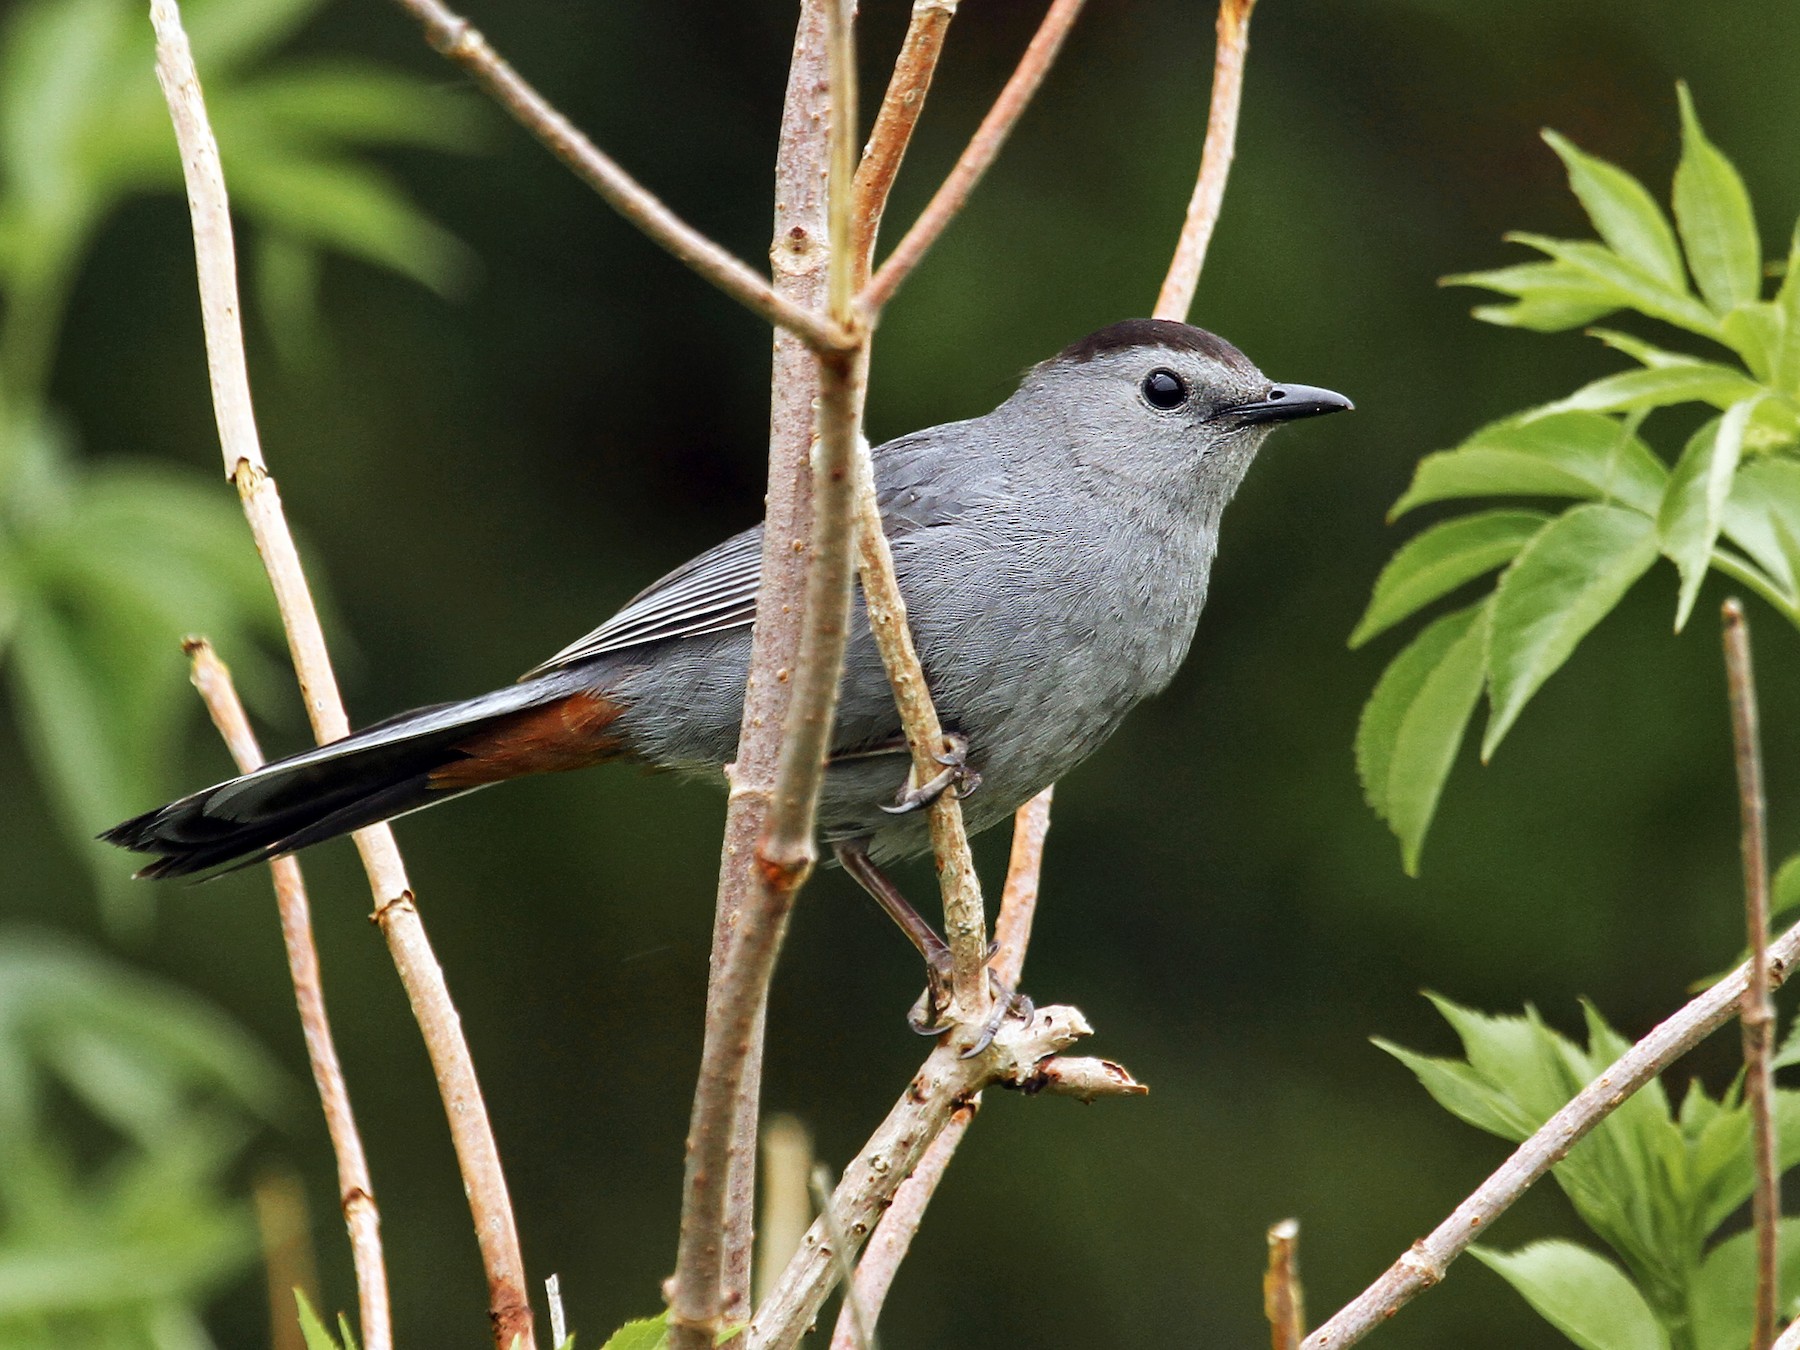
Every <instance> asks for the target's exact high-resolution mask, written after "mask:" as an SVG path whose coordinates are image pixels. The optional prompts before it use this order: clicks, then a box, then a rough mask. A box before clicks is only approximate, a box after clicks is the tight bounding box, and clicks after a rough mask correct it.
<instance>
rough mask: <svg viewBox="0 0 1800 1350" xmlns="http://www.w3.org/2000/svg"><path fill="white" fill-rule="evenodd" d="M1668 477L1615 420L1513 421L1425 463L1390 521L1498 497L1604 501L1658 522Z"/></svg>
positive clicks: (1596, 416)
mask: <svg viewBox="0 0 1800 1350" xmlns="http://www.w3.org/2000/svg"><path fill="white" fill-rule="evenodd" d="M1668 477H1669V471H1668V469H1667V468H1665V467H1664V466H1663V463H1662V461H1661V460H1659V459H1658V458H1657V457H1656V456H1655V454H1653V453H1652V452H1651V450H1650V447H1649V446H1647V445H1645V444H1644V442H1643V441H1642V440H1640V439H1638V437H1637V436H1636V434H1635V433H1634V432H1633V431H1632V429H1631V428H1630V427H1629V426H1627V425H1622V424H1621V423H1620V422H1618V421H1617V420H1615V419H1613V418H1611V417H1607V416H1605V415H1603V414H1600V413H1585V412H1578V413H1560V414H1556V415H1553V416H1537V417H1523V418H1522V417H1511V418H1507V419H1505V420H1504V421H1500V422H1494V423H1491V424H1490V425H1488V426H1485V427H1483V428H1482V429H1481V430H1480V431H1478V432H1476V433H1475V434H1474V435H1473V436H1471V437H1469V439H1468V440H1466V441H1464V442H1463V443H1462V444H1461V445H1459V446H1457V447H1456V448H1455V449H1454V450H1441V451H1439V452H1437V453H1436V454H1431V455H1427V456H1425V458H1424V459H1422V460H1420V461H1419V467H1418V468H1417V470H1415V471H1414V473H1413V481H1412V485H1411V486H1410V487H1408V488H1407V490H1406V493H1405V495H1404V496H1402V497H1401V498H1400V500H1399V501H1397V502H1395V503H1394V507H1393V509H1392V510H1391V511H1389V512H1388V518H1389V519H1390V520H1391V519H1393V518H1395V517H1397V516H1401V515H1404V514H1405V513H1406V512H1408V511H1410V510H1412V509H1413V508H1414V507H1416V506H1423V505H1425V504H1426V503H1428V502H1437V501H1447V500H1451V499H1455V498H1463V497H1495V496H1519V497H1584V498H1597V499H1599V500H1603V501H1605V500H1612V501H1618V502H1622V503H1623V504H1625V505H1626V506H1630V507H1634V508H1636V509H1637V510H1639V511H1642V512H1643V513H1645V514H1646V515H1651V514H1654V513H1655V511H1656V509H1657V507H1658V505H1659V504H1660V503H1661V502H1662V498H1663V488H1664V485H1665V484H1666V483H1667V482H1668Z"/></svg>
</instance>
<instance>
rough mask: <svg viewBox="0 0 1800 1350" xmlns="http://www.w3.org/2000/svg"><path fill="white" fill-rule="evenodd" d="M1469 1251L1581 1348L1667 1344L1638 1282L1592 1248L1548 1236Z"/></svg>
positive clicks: (1634, 1349) (1632, 1349)
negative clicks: (1513, 1246) (1506, 1248)
mask: <svg viewBox="0 0 1800 1350" xmlns="http://www.w3.org/2000/svg"><path fill="white" fill-rule="evenodd" d="M1469 1252H1470V1254H1471V1255H1472V1256H1474V1257H1475V1258H1476V1259H1477V1260H1478V1261H1480V1262H1481V1263H1482V1264H1483V1265H1485V1266H1487V1267H1488V1269H1490V1270H1492V1271H1494V1272H1496V1273H1497V1274H1498V1275H1499V1276H1500V1277H1501V1278H1502V1279H1504V1280H1505V1281H1506V1282H1507V1283H1508V1284H1510V1285H1511V1286H1512V1287H1513V1288H1514V1289H1516V1290H1518V1292H1519V1293H1520V1294H1521V1295H1523V1296H1524V1299H1525V1301H1526V1302H1527V1303H1529V1304H1530V1305H1531V1306H1532V1307H1533V1308H1535V1309H1536V1310H1537V1312H1538V1314H1539V1315H1540V1316H1542V1317H1543V1318H1544V1320H1545V1321H1547V1322H1549V1323H1550V1324H1551V1325H1552V1326H1554V1327H1555V1328H1556V1329H1557V1330H1558V1331H1560V1332H1562V1333H1563V1335H1565V1336H1567V1337H1568V1338H1569V1339H1570V1340H1571V1341H1573V1342H1574V1343H1575V1344H1576V1345H1578V1346H1580V1347H1581V1348H1582V1350H1669V1336H1668V1333H1667V1332H1665V1331H1664V1330H1663V1328H1662V1324H1661V1323H1659V1322H1658V1321H1657V1320H1656V1314H1655V1313H1654V1312H1652V1311H1651V1310H1650V1305H1649V1303H1648V1302H1646V1301H1645V1299H1644V1296H1643V1295H1642V1294H1641V1293H1639V1292H1638V1288H1637V1286H1636V1285H1635V1284H1633V1283H1632V1282H1631V1280H1630V1279H1629V1278H1627V1277H1626V1275H1625V1272H1624V1271H1622V1270H1620V1269H1619V1268H1618V1267H1617V1266H1616V1265H1614V1264H1613V1263H1612V1262H1611V1261H1608V1260H1607V1259H1606V1258H1605V1257H1604V1256H1601V1255H1600V1254H1599V1253H1598V1252H1596V1251H1593V1250H1591V1249H1589V1248H1587V1247H1583V1246H1581V1245H1580V1244H1579V1243H1574V1242H1564V1241H1561V1240H1557V1239H1552V1240H1550V1241H1546V1242H1533V1243H1529V1244H1528V1245H1526V1246H1523V1247H1520V1248H1519V1249H1518V1250H1516V1251H1512V1252H1499V1251H1493V1250H1491V1249H1489V1248H1485V1247H1471V1248H1470V1249H1469Z"/></svg>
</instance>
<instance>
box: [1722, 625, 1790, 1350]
mask: <svg viewBox="0 0 1800 1350" xmlns="http://www.w3.org/2000/svg"><path fill="white" fill-rule="evenodd" d="M1724 621H1725V633H1724V637H1725V677H1726V688H1727V690H1728V692H1729V695H1730V700H1731V739H1732V746H1733V749H1734V751H1735V754H1734V756H1733V758H1734V760H1735V761H1736V764H1737V782H1738V801H1739V811H1740V818H1741V819H1742V821H1743V837H1742V841H1741V843H1742V849H1743V855H1744V924H1745V926H1746V928H1748V930H1749V933H1750V981H1749V983H1748V985H1747V986H1746V987H1745V989H1744V1005H1743V1011H1742V1013H1741V1014H1740V1022H1741V1025H1742V1029H1743V1033H1744V1036H1743V1039H1744V1100H1745V1102H1746V1103H1747V1104H1748V1105H1749V1107H1750V1131H1751V1140H1750V1144H1751V1156H1752V1157H1753V1159H1754V1161H1755V1165H1756V1188H1755V1190H1754V1191H1753V1192H1752V1193H1751V1224H1752V1227H1753V1228H1754V1229H1755V1232H1756V1299H1755V1316H1754V1318H1753V1320H1752V1324H1751V1326H1752V1330H1751V1337H1750V1350H1768V1347H1769V1346H1770V1345H1771V1344H1772V1343H1773V1342H1774V1340H1775V1314H1776V1309H1777V1308H1779V1307H1780V1306H1781V1288H1780V1286H1781V1250H1780V1240H1781V1239H1780V1223H1781V1169H1780V1167H1779V1166H1778V1164H1777V1162H1776V1154H1777V1152H1778V1148H1777V1140H1776V1136H1775V1071H1774V1069H1773V1068H1772V1067H1771V1065H1772V1062H1773V1059H1774V1054H1775V1003H1774V1000H1773V999H1771V998H1770V997H1769V965H1768V960H1769V840H1768V819H1767V817H1768V808H1767V805H1766V801H1765V798H1764V794H1763V770H1762V745H1761V733H1760V731H1759V730H1758V725H1757V723H1758V718H1757V712H1756V673H1755V669H1754V667H1753V666H1752V665H1751V662H1750V628H1749V624H1748V623H1747V622H1746V621H1745V619H1744V607H1743V605H1742V604H1741V603H1740V602H1739V601H1737V600H1736V599H1735V598H1734V599H1731V600H1727V601H1726V602H1725V608H1724Z"/></svg>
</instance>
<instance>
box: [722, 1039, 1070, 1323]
mask: <svg viewBox="0 0 1800 1350" xmlns="http://www.w3.org/2000/svg"><path fill="white" fill-rule="evenodd" d="M1089 1032H1090V1028H1089V1027H1088V1025H1087V1021H1086V1019H1084V1018H1083V1017H1082V1015H1081V1013H1080V1012H1079V1011H1077V1010H1076V1009H1074V1008H1067V1007H1052V1008H1040V1009H1038V1011H1037V1013H1036V1015H1035V1016H1034V1017H1033V1019H1032V1021H1031V1022H1030V1023H1029V1024H1023V1023H1019V1022H1008V1023H1007V1024H1006V1025H1004V1026H1002V1027H1001V1028H1000V1032H999V1034H998V1035H997V1036H995V1038H994V1043H993V1044H992V1045H991V1046H989V1047H988V1048H987V1049H986V1050H984V1051H983V1052H982V1053H981V1054H979V1055H977V1056H975V1057H973V1058H971V1059H964V1058H962V1057H961V1053H960V1051H959V1049H958V1048H957V1047H956V1046H955V1045H954V1044H952V1043H950V1042H948V1041H946V1042H944V1043H942V1044H940V1045H938V1046H937V1047H936V1048H935V1049H934V1050H933V1051H932V1052H931V1054H930V1056H929V1057H928V1058H927V1059H926V1061H925V1064H924V1067H923V1068H921V1069H920V1070H919V1072H918V1073H917V1074H916V1075H914V1077H913V1080H912V1082H911V1083H909V1084H908V1085H907V1088H906V1091H905V1092H903V1093H902V1094H901V1095H900V1100H899V1101H898V1102H896V1103H895V1104H894V1107H893V1109H892V1110H890V1111H889V1112H888V1115H887V1119H886V1120H884V1121H883V1122H882V1123H881V1125H880V1127H879V1128H877V1129H876V1131H875V1133H874V1134H873V1135H871V1136H870V1138H869V1142H868V1143H867V1144H865V1145H864V1146H863V1149H862V1152H860V1153H859V1154H857V1156H856V1158H855V1159H854V1160H853V1161H852V1162H851V1163H850V1166H849V1167H847V1168H845V1169H844V1175H843V1177H842V1179H841V1180H840V1181H839V1182H838V1185H837V1189H836V1191H835V1192H833V1195H832V1201H831V1219H830V1223H831V1224H834V1225H835V1226H836V1227H837V1229H838V1231H839V1232H841V1233H842V1234H843V1235H844V1240H845V1241H846V1242H848V1243H850V1244H851V1245H852V1246H854V1245H856V1244H859V1243H861V1242H862V1240H863V1239H864V1238H865V1237H867V1236H868V1234H869V1231H870V1229H871V1228H872V1227H873V1226H874V1224H875V1221H876V1219H877V1217H878V1216H879V1215H880V1214H881V1212H882V1210H883V1209H884V1208H886V1207H887V1206H888V1204H889V1203H890V1202H891V1201H892V1199H893V1196H894V1192H895V1190H896V1189H897V1188H898V1187H899V1185H900V1183H901V1182H902V1181H903V1180H905V1178H906V1177H908V1176H910V1175H911V1174H912V1173H913V1171H914V1170H915V1169H916V1168H917V1167H918V1165H919V1162H920V1159H921V1158H922V1157H923V1156H924V1153H925V1150H926V1149H927V1148H928V1147H929V1146H930V1144H931V1141H932V1140H933V1139H935V1138H937V1136H938V1135H939V1134H941V1133H942V1132H943V1130H944V1129H945V1127H946V1126H947V1125H948V1124H949V1122H950V1118H951V1116H952V1115H953V1114H954V1113H955V1112H956V1110H957V1109H958V1108H959V1107H961V1106H963V1105H964V1104H966V1103H967V1102H968V1101H969V1100H970V1099H971V1098H973V1097H974V1096H975V1094H977V1093H978V1092H980V1091H981V1090H982V1088H984V1087H987V1086H988V1085H990V1084H992V1083H1011V1084H1014V1085H1023V1084H1026V1083H1028V1082H1029V1081H1030V1079H1031V1077H1032V1075H1033V1074H1034V1073H1035V1072H1036V1070H1037V1069H1038V1067H1039V1065H1040V1064H1041V1063H1042V1062H1043V1061H1044V1060H1047V1059H1049V1058H1050V1057H1051V1056H1052V1055H1054V1054H1056V1053H1057V1052H1058V1051H1060V1050H1062V1049H1065V1048H1066V1047H1068V1046H1069V1045H1072V1044H1074V1042H1075V1041H1076V1040H1077V1039H1079V1038H1080V1037H1082V1036H1085V1035H1088V1034H1089ZM827 1229H828V1224H827V1222H826V1221H825V1220H823V1219H821V1220H819V1221H816V1222H815V1223H814V1224H813V1226H812V1227H811V1228H809V1229H808V1230H807V1233H806V1238H805V1240H804V1241H803V1242H802V1243H801V1245H800V1252H799V1254H798V1255H797V1256H795V1258H794V1259H793V1260H792V1261H790V1262H789V1263H788V1268H787V1269H786V1270H785V1271H783V1272H782V1276H781V1280H780V1281H779V1282H778V1283H777V1284H776V1286H775V1289H774V1290H773V1291H772V1292H771V1293H770V1295H769V1297H768V1298H767V1299H765V1300H764V1301H763V1304H762V1306H761V1307H759V1308H758V1309H757V1310H756V1316H755V1317H754V1318H753V1319H752V1320H751V1323H750V1331H749V1339H748V1341H747V1342H746V1346H747V1350H789V1348H790V1347H792V1346H794V1345H796V1344H798V1342H799V1340H800V1337H801V1336H802V1335H803V1334H805V1331H806V1328H807V1327H808V1326H809V1325H811V1323H812V1321H813V1319H814V1318H815V1317H817V1316H818V1314H819V1308H820V1307H821V1306H822V1305H823V1304H824V1302H825V1299H826V1298H827V1297H828V1296H829V1295H830V1293H831V1290H832V1288H833V1287H834V1286H835V1284H836V1283H837V1271H838V1263H837V1257H836V1255H835V1254H834V1253H833V1252H832V1251H831V1250H830V1246H831V1244H830V1241H829V1239H828V1237H827Z"/></svg>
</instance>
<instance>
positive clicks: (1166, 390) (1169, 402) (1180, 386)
mask: <svg viewBox="0 0 1800 1350" xmlns="http://www.w3.org/2000/svg"><path fill="white" fill-rule="evenodd" d="M1142 388H1143V391H1144V397H1145V398H1146V399H1148V400H1149V402H1150V406H1151V407H1152V408H1161V409H1163V410H1164V411H1165V412H1166V411H1168V410H1169V409H1170V408H1179V407H1180V406H1181V405H1182V404H1184V403H1186V402H1187V396H1188V387H1187V381H1186V380H1184V379H1182V378H1181V376H1179V375H1177V374H1176V373H1175V372H1174V371H1172V370H1153V371H1151V372H1150V373H1149V374H1148V375H1146V376H1144V383H1143V385H1142Z"/></svg>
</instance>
